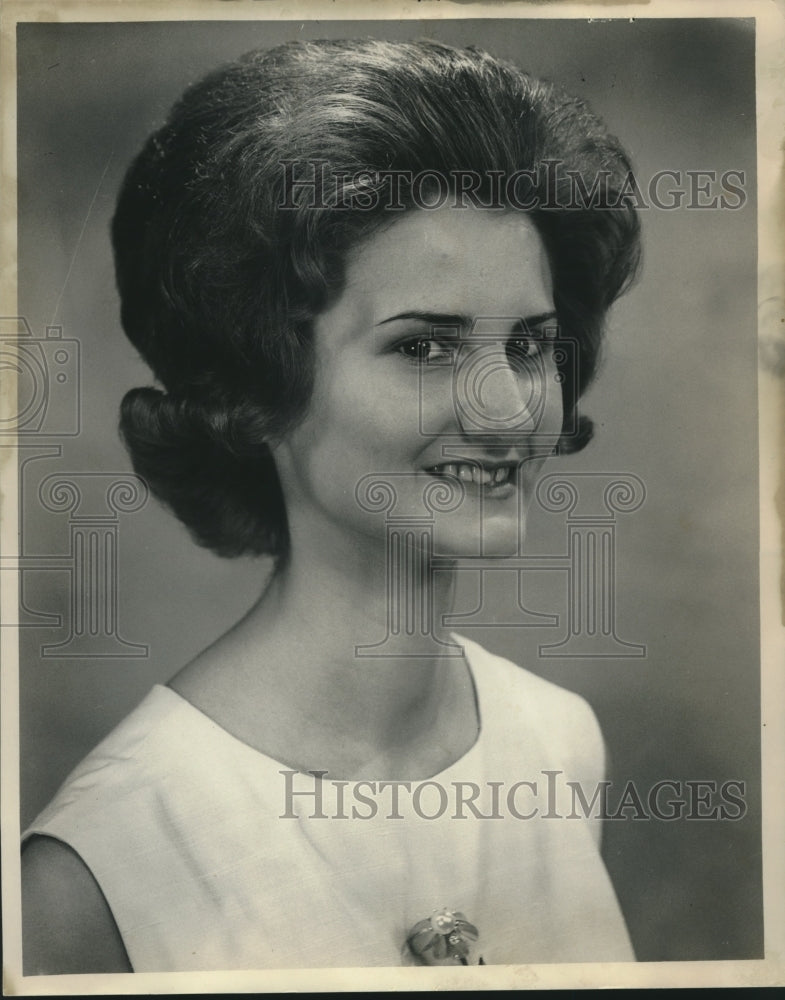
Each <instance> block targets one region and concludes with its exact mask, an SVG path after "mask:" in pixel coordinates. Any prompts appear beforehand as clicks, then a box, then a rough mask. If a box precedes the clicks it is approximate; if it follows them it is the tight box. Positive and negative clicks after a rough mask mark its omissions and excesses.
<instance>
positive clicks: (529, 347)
mask: <svg viewBox="0 0 785 1000" xmlns="http://www.w3.org/2000/svg"><path fill="white" fill-rule="evenodd" d="M540 347H541V343H540V341H539V339H538V338H537V337H511V338H510V339H509V340H508V341H507V354H508V355H509V356H510V357H511V358H532V357H534V355H535V354H537V353H538V351H539V350H540Z"/></svg>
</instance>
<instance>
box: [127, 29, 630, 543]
mask: <svg viewBox="0 0 785 1000" xmlns="http://www.w3.org/2000/svg"><path fill="white" fill-rule="evenodd" d="M287 161H288V162H299V163H308V162H315V161H320V162H321V163H323V164H324V165H325V167H326V169H327V170H328V171H329V172H330V174H331V175H333V176H336V177H338V176H339V177H343V178H344V181H342V183H343V184H344V186H345V189H346V190H345V191H344V193H346V191H349V189H350V188H351V184H352V183H353V182H352V181H351V180H346V179H345V178H351V177H352V176H355V175H356V174H357V172H358V171H363V172H366V174H367V175H368V176H371V177H373V176H374V175H375V174H379V173H380V172H385V171H400V172H407V171H409V172H411V173H412V174H415V175H416V174H419V173H421V172H422V171H424V170H429V171H438V172H439V173H440V174H442V175H444V176H450V175H451V174H453V173H455V172H456V171H473V172H475V173H477V174H479V175H481V176H486V175H488V174H489V172H499V171H502V172H504V173H506V174H507V175H511V174H513V173H515V172H516V171H533V172H537V171H538V168H539V167H541V165H542V164H543V163H546V162H547V161H555V162H559V163H560V164H562V165H563V166H564V175H563V177H562V181H560V183H564V176H568V175H567V171H572V172H577V174H579V175H580V176H581V177H584V178H588V179H589V181H591V179H592V178H595V177H597V176H600V175H602V176H604V177H606V179H607V180H606V187H605V193H606V196H608V197H609V199H610V201H613V199H614V194H615V195H616V200H615V204H613V205H611V207H608V206H607V205H598V206H592V205H589V206H584V207H582V208H581V209H580V210H576V209H575V208H574V207H570V206H566V207H563V206H564V202H563V201H561V202H559V206H560V207H547V192H545V191H544V190H540V191H537V190H535V194H536V195H537V202H536V206H535V207H534V208H533V209H532V210H531V212H530V216H531V218H532V220H533V222H534V223H535V225H536V226H537V227H538V229H539V231H540V233H541V235H542V237H543V240H544V242H545V245H546V248H547V251H548V255H549V260H550V263H551V270H552V274H553V280H554V301H555V305H556V309H557V312H558V315H559V323H560V326H561V333H562V335H563V336H568V337H572V338H574V339H575V340H576V341H577V343H578V364H577V366H575V367H574V368H573V369H571V370H569V371H567V370H565V372H564V373H563V374H564V382H563V385H564V393H565V397H564V398H565V401H566V402H568V409H571V408H572V401H574V400H575V399H577V398H578V397H579V396H580V394H581V393H582V392H583V391H584V389H585V388H586V386H587V385H588V384H589V382H590V381H591V379H592V378H593V376H594V374H595V371H596V367H597V360H598V353H599V348H600V342H601V335H602V325H603V320H604V317H605V313H606V311H607V309H608V307H609V306H610V304H611V303H612V302H613V301H614V299H615V298H616V297H617V296H618V295H619V294H620V293H621V292H622V291H623V290H624V288H625V287H626V286H627V284H628V283H629V281H630V280H631V279H632V276H633V274H634V272H635V269H636V265H637V261H638V253H639V232H638V220H637V217H636V214H635V211H634V210H633V208H632V207H631V206H630V205H629V204H628V203H627V202H626V201H625V200H624V199H620V198H619V193H620V192H621V191H622V190H623V187H624V184H625V181H626V180H627V179H628V178H629V176H630V169H631V168H630V164H629V162H628V160H627V157H626V155H625V153H624V151H623V150H622V148H621V147H620V145H619V143H618V142H617V141H616V139H614V138H613V137H612V136H610V135H609V134H608V133H607V131H606V130H605V128H604V127H603V126H602V125H601V123H600V122H599V121H598V120H597V119H596V118H595V117H594V116H593V115H592V114H591V113H590V111H589V110H588V109H587V107H586V106H585V105H584V104H583V103H582V102H580V101H578V100H576V99H574V98H571V97H568V96H566V95H565V94H563V93H562V92H561V91H559V90H557V89H556V88H555V87H554V86H553V85H551V84H548V83H544V82H542V81H538V80H535V79H533V78H532V77H530V76H528V75H527V74H525V73H523V72H522V71H520V70H518V69H517V68H515V67H514V66H511V65H509V64H507V63H504V62H501V61H499V60H497V59H495V58H493V57H492V56H490V55H488V54H486V53H484V52H480V51H477V50H475V49H473V48H469V49H461V50H459V49H454V48H451V47H450V46H447V45H443V44H440V43H436V42H430V41H422V42H406V43H390V42H381V41H374V40H363V41H321V42H296V43H289V44H286V45H283V46H280V47H278V48H274V49H271V50H268V51H258V52H251V53H249V54H248V55H246V56H244V57H242V58H241V59H239V60H237V61H236V62H234V63H231V64H229V65H228V66H226V67H224V68H222V69H219V70H218V71H216V72H214V73H212V74H210V75H209V76H207V77H206V78H205V79H204V80H202V81H201V82H199V83H196V84H195V85H193V86H191V87H190V88H189V89H188V90H187V91H186V92H185V94H184V95H183V97H182V98H181V99H180V101H179V102H178V103H177V104H176V105H175V107H174V108H173V110H172V112H171V114H170V116H169V119H168V121H167V122H166V124H165V125H164V126H163V127H162V128H161V129H160V130H159V131H158V132H156V133H155V134H154V135H153V136H151V137H150V139H149V140H148V141H147V143H146V145H145V146H144V148H143V149H142V151H141V153H140V154H139V156H138V157H137V158H136V160H135V161H134V163H133V164H132V166H131V168H130V170H129V172H128V174H127V176H126V178H125V181H124V184H123V188H122V190H121V193H120V197H119V200H118V205H117V210H116V213H115V217H114V220H113V225H112V238H113V246H114V252H115V264H116V274H117V283H118V288H119V291H120V297H121V317H122V322H123V327H124V329H125V331H126V333H127V334H128V336H129V338H130V339H131V341H132V342H133V344H134V345H135V346H136V347H137V349H138V350H139V351H140V353H141V354H142V356H143V357H144V358H145V360H146V361H147V362H148V364H149V365H150V367H151V368H152V370H153V372H154V374H155V376H156V378H157V379H158V381H159V382H160V383H161V385H162V386H163V391H161V390H157V389H136V390H133V391H131V392H130V393H129V394H128V395H127V396H126V398H125V400H124V401H123V405H122V413H121V432H122V435H123V437H124V440H125V442H126V444H127V446H128V448H129V451H130V453H131V456H132V459H133V462H134V467H135V468H136V470H137V471H138V472H139V473H140V474H141V475H143V476H145V478H146V479H147V480H148V481H149V483H150V485H151V488H152V489H153V490H154V492H155V493H156V494H157V495H158V496H159V497H160V498H161V499H162V500H164V502H166V503H167V504H169V505H170V506H171V508H172V509H173V510H174V512H175V513H176V514H177V515H178V517H180V519H181V520H182V521H183V522H184V523H185V524H186V525H187V526H188V527H189V528H190V530H191V532H192V533H193V535H194V537H195V538H196V539H197V540H198V541H199V542H200V543H202V544H204V545H206V546H208V547H210V548H212V549H214V550H215V551H217V552H220V553H222V554H224V555H236V554H240V553H243V552H250V553H271V554H273V555H275V556H278V557H280V556H282V555H284V554H285V552H286V548H287V539H288V535H287V527H286V512H285V509H284V504H283V499H282V495H281V490H280V485H279V483H278V479H277V474H276V471H275V464H274V460H273V458H272V455H271V453H270V450H269V448H268V447H267V444H266V442H267V441H268V440H270V439H271V437H274V436H275V435H278V434H280V433H282V432H285V431H286V430H287V429H289V428H291V427H292V426H293V425H294V424H295V423H296V422H297V420H298V419H300V418H301V417H302V416H303V415H304V413H305V411H306V409H307V406H308V402H309V399H310V393H311V388H312V383H313V349H312V348H313V345H312V332H313V321H314V319H315V318H316V317H317V316H318V315H319V313H320V312H322V311H323V310H324V308H325V307H326V305H327V304H328V302H329V301H331V299H332V298H333V297H334V296H336V295H338V294H339V293H340V291H341V288H342V282H343V278H344V273H343V272H344V266H345V261H346V256H347V253H348V251H349V250H350V249H351V248H352V247H353V246H355V245H356V244H357V243H358V242H359V241H360V240H361V239H363V238H365V237H367V236H368V235H369V234H370V233H372V232H373V231H374V230H375V229H376V228H378V227H379V226H381V225H383V224H384V223H385V222H387V221H389V219H390V218H391V216H390V214H389V213H386V215H385V206H384V203H383V200H380V202H379V205H378V206H377V208H376V209H367V208H366V209H365V210H356V209H354V210H345V209H344V208H342V207H340V206H339V205H337V204H335V203H334V202H332V203H324V204H322V203H319V204H318V205H316V206H314V204H312V203H311V204H309V203H308V200H307V199H306V198H303V197H300V198H297V199H294V201H291V203H290V204H289V206H288V207H285V206H286V205H287V200H290V196H291V192H287V190H285V187H284V183H285V171H284V170H283V169H282V164H285V163H286V162H287ZM536 183H540V184H544V183H545V181H537V182H536ZM535 187H536V184H535ZM552 196H553V192H551V197H552ZM401 198H402V199H403V204H402V206H401V207H403V208H407V207H412V205H413V204H414V202H413V196H412V192H411V190H403V191H402V192H401ZM543 206H545V207H543ZM394 217H395V216H392V218H394ZM573 416H574V414H572V413H568V414H567V418H568V419H569V418H572V417H573ZM579 427H580V431H579V433H578V434H577V435H573V436H571V437H570V438H569V439H568V438H566V437H565V439H564V443H563V446H562V450H576V449H577V448H578V447H582V446H583V444H585V443H586V441H587V440H588V439H589V438H590V436H591V424H590V422H589V421H587V420H586V419H585V418H582V419H581V423H580V424H579Z"/></svg>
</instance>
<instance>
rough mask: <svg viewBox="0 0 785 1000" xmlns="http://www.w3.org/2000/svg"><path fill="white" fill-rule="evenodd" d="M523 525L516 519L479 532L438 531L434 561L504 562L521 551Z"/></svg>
mask: <svg viewBox="0 0 785 1000" xmlns="http://www.w3.org/2000/svg"><path fill="white" fill-rule="evenodd" d="M524 528H525V525H522V524H519V523H518V522H517V520H516V521H515V522H514V523H511V524H485V525H483V530H482V531H481V532H479V531H477V530H474V531H463V532H462V531H458V530H455V529H453V530H449V531H448V530H439V526H438V524H437V526H436V528H435V531H434V535H433V554H434V556H436V557H437V558H453V559H470V558H477V557H482V558H486V559H504V558H509V557H510V556H517V555H519V554H520V552H521V546H522V544H523V536H524Z"/></svg>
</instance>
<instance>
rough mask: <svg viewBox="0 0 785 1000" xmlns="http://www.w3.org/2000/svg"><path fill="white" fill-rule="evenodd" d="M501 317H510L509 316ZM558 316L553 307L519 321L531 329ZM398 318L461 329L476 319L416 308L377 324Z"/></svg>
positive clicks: (469, 325) (488, 317)
mask: <svg viewBox="0 0 785 1000" xmlns="http://www.w3.org/2000/svg"><path fill="white" fill-rule="evenodd" d="M479 318H480V319H483V320H485V321H487V320H490V319H493V317H492V316H482V317H479ZM499 318H500V319H501V318H504V319H509V317H508V316H505V317H499ZM556 318H557V313H556V311H555V310H553V309H552V310H550V311H549V312H544V313H536V314H535V315H533V316H525V317H523V318H522V319H520V320H518V322H519V323H521V324H522V325H523V326H524V327H526V328H527V329H531V328H532V327H535V326H540V325H541V324H542V323H547V322H548V321H549V320H555V319H556ZM396 320H418V321H419V322H421V323H429V324H430V325H431V326H452V327H460V328H461V329H469V328H470V327H471V326H472V324H473V323H474V321H475V319H473V318H472V317H471V316H467V315H465V314H462V313H438V312H420V311H417V310H415V311H413V312H402V313H396V314H395V316H388V317H387V319H383V320H381V321H380V322H379V323H377V324H376V326H384V325H385V324H386V323H394V322H395V321H396Z"/></svg>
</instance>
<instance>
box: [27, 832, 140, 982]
mask: <svg viewBox="0 0 785 1000" xmlns="http://www.w3.org/2000/svg"><path fill="white" fill-rule="evenodd" d="M22 952H23V965H24V973H25V975H26V976H43V975H58V974H64V973H74V974H79V973H88V972H133V969H132V968H131V964H130V962H129V961H128V955H127V953H126V950H125V947H124V946H123V941H122V938H121V937H120V932H119V931H118V929H117V924H116V923H115V921H114V917H113V916H112V911H111V910H110V909H109V906H108V904H107V902H106V900H105V899H104V896H103V893H102V892H101V890H100V888H99V887H98V883H97V882H96V881H95V879H94V878H93V876H92V873H91V872H90V869H89V868H88V867H87V865H86V864H85V863H84V862H83V861H82V859H81V858H80V857H79V855H78V854H77V853H76V852H75V851H73V850H72V849H71V848H70V847H68V846H67V845H66V844H64V843H62V842H61V841H59V840H54V839H53V838H51V837H33V838H31V839H30V840H29V841H28V842H27V844H26V845H25V847H24V849H23V851H22Z"/></svg>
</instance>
